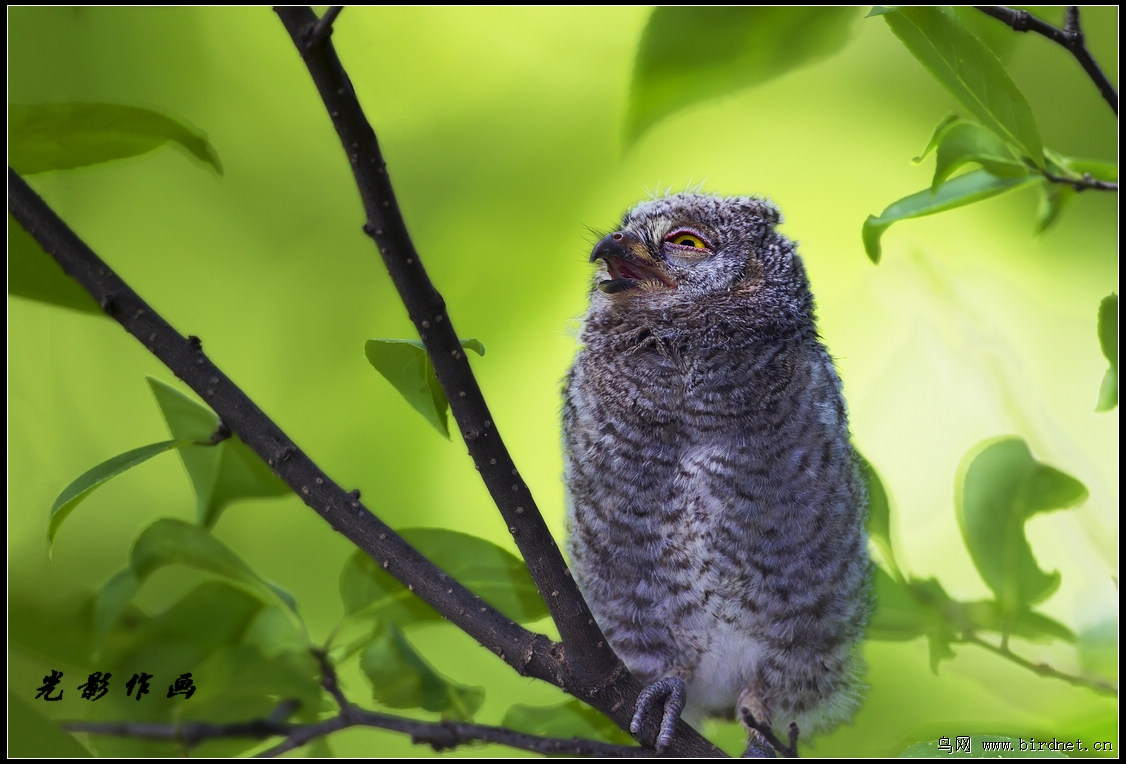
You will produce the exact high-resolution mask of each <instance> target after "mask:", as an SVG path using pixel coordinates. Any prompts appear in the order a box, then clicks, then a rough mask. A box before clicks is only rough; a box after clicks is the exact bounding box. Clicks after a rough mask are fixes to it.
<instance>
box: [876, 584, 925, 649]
mask: <svg viewBox="0 0 1126 764" xmlns="http://www.w3.org/2000/svg"><path fill="white" fill-rule="evenodd" d="M872 588H873V590H874V593H875V598H876V610H875V612H874V613H873V614H872V618H871V620H870V621H869V622H868V638H869V639H875V640H880V641H884V642H901V641H906V640H911V639H915V638H916V637H921V636H923V635H925V634H926V633H927V631H928V624H929V621H930V615H929V614H928V612H927V610H926V608H924V607H923V606H922V605H920V604H919V602H918V601H916V600H915V598H914V597H912V596H911V591H910V589H909V588H908V584H907V583H906V582H905V581H903V580H902V579H900V578H896V577H893V576H891V575H889V574H888V572H887V571H885V570H884V569H883V567H881V566H878V565H877V566H876V572H875V575H874V576H873V587H872Z"/></svg>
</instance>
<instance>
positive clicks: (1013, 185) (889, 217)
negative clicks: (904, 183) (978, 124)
mask: <svg viewBox="0 0 1126 764" xmlns="http://www.w3.org/2000/svg"><path fill="white" fill-rule="evenodd" d="M1036 180H1037V178H1036V176H1031V175H1030V176H1027V177H1023V178H998V177H997V176H995V175H992V174H990V173H989V172H986V171H985V170H974V171H972V172H967V173H966V174H965V175H959V176H958V177H957V178H953V179H952V180H949V181H947V182H946V183H943V184H942V185H941V186H940V187H939V188H938V190H937V191H931V190H930V189H927V190H925V191H920V192H918V193H917V194H911V196H905V197H903V198H902V199H900V200H899V201H896V202H892V203H891V204H889V205H888V206H887V208H886V209H885V210H884V211H883V212H881V213H880V215H879V217H876V216H875V215H869V216H868V219H867V220H865V221H864V227H863V229H862V230H861V237H862V238H863V240H864V251H865V252H867V253H868V258H869V259H870V260H871V261H872V262H873V263H879V262H880V253H881V250H880V237H882V236H883V235H884V231H885V230H887V228H888V226H890V225H891V224H892V223H896V222H899V221H900V220H908V219H910V218H919V217H924V216H926V215H933V214H935V213H936V212H945V211H947V210H952V209H955V208H957V207H964V206H965V205H967V204H973V203H974V202H979V201H981V200H982V199H988V198H989V197H991V196H997V195H998V194H1003V193H1005V192H1006V191H1014V190H1016V189H1018V188H1021V187H1022V186H1027V185H1029V184H1030V183H1034V182H1036Z"/></svg>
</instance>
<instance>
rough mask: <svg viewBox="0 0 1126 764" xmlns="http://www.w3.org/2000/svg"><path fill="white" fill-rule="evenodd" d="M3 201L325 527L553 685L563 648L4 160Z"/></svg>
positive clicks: (559, 675) (558, 679)
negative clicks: (392, 515) (459, 563)
mask: <svg viewBox="0 0 1126 764" xmlns="http://www.w3.org/2000/svg"><path fill="white" fill-rule="evenodd" d="M8 211H9V212H11V213H12V215H13V216H14V217H15V218H16V220H17V221H19V223H20V225H22V226H23V227H24V228H25V229H26V230H27V232H28V233H30V234H31V235H32V236H33V237H34V238H35V239H36V241H38V242H39V244H40V245H41V246H42V247H43V249H44V250H46V252H47V253H48V254H49V255H51V256H52V257H53V258H55V260H56V261H58V263H59V265H61V266H62V268H63V270H64V271H66V272H67V273H68V274H69V275H70V276H71V277H72V278H74V279H75V280H77V281H78V282H79V283H80V284H82V286H83V287H85V289H86V290H87V291H88V292H89V293H90V294H91V295H92V296H93V297H94V299H95V300H96V301H97V302H98V304H100V305H101V306H102V308H103V310H105V312H106V313H107V315H109V316H110V317H111V318H113V319H114V320H115V321H117V322H118V323H120V324H121V325H122V326H123V327H124V328H125V330H126V331H127V332H129V333H130V334H132V335H133V336H134V337H136V338H137V339H138V340H139V341H140V342H141V344H143V345H144V346H145V347H146V348H147V349H148V350H149V351H150V352H151V353H152V354H153V355H155V356H156V357H157V358H158V359H160V360H161V361H162V362H163V363H164V364H165V365H166V366H167V367H168V368H169V369H171V370H172V372H173V373H174V374H175V375H176V376H177V377H179V378H180V379H182V380H183V381H184V382H185V383H187V385H188V386H189V387H190V388H191V389H192V390H194V391H195V392H196V394H197V395H199V397H200V398H202V399H203V401H204V402H205V403H206V404H207V405H208V406H210V407H211V408H212V410H214V411H215V413H216V414H218V415H219V417H220V419H221V420H222V421H223V423H224V424H225V425H226V426H227V427H228V428H230V431H231V432H233V433H235V434H237V435H238V436H239V437H240V438H241V439H242V440H243V442H245V443H246V444H247V445H248V446H250V448H252V449H253V450H254V451H255V453H257V454H258V455H259V456H261V457H262V459H264V460H265V461H266V463H267V464H269V465H270V466H271V467H272V468H273V470H274V472H276V473H277V474H278V476H279V477H281V479H282V480H284V481H285V482H286V483H287V484H288V485H289V486H290V487H291V488H292V489H293V491H294V493H296V494H297V495H298V496H299V497H301V500H302V501H304V502H305V503H306V504H308V505H309V507H310V508H312V509H313V510H314V511H315V512H316V513H317V514H319V515H320V516H321V517H323V518H324V519H325V520H326V521H327V522H328V523H329V525H331V526H332V527H333V529H334V530H336V531H337V532H339V533H341V534H343V535H344V536H345V537H347V538H348V539H349V540H350V541H351V542H352V543H353V544H355V545H356V546H358V547H359V548H360V549H363V550H364V551H365V552H366V553H367V554H369V555H370V556H371V558H372V559H373V560H375V561H376V562H377V563H379V564H380V565H382V566H383V568H384V569H386V570H387V571H388V572H389V573H391V574H392V575H393V576H395V578H397V579H398V580H399V581H401V582H402V583H403V584H404V585H406V586H408V587H409V588H410V589H411V590H412V591H413V592H414V593H415V594H417V595H418V596H419V597H421V598H422V599H423V600H424V601H426V602H427V603H428V604H429V605H431V606H432V607H433V608H434V609H435V610H437V611H438V612H439V613H441V614H442V615H443V616H445V617H446V618H447V619H449V620H450V621H452V622H453V623H455V624H456V625H457V626H458V627H459V628H461V629H462V630H463V631H465V632H466V633H468V634H470V635H471V636H472V637H473V638H474V639H476V640H477V641H478V642H480V643H481V644H482V645H484V646H485V647H487V648H488V649H489V650H492V651H493V652H494V653H496V654H497V655H499V656H500V657H501V659H502V660H504V661H505V662H506V663H508V664H509V665H510V666H512V667H513V668H515V669H516V670H517V671H518V672H519V673H520V674H521V675H524V676H529V675H530V676H535V677H537V678H540V679H545V680H547V681H549V682H551V683H553V684H555V685H557V686H562V685H563V676H564V674H565V673H566V672H565V670H564V658H563V651H562V649H561V646H560V645H557V644H555V643H553V642H552V641H551V640H549V639H548V638H547V637H545V636H543V635H541V634H533V633H532V632H530V631H528V630H526V629H524V628H522V627H520V626H518V625H517V624H515V623H513V622H512V621H510V620H509V619H508V618H506V617H505V616H504V615H502V614H501V613H500V612H498V611H497V610H495V609H494V608H492V607H491V606H490V605H488V604H487V603H485V602H484V601H482V600H481V599H480V598H479V597H477V596H476V595H475V594H473V593H472V592H471V591H469V590H468V589H466V588H465V587H463V586H462V585H461V584H460V583H458V582H457V581H456V580H454V579H453V578H451V577H450V576H448V575H446V574H445V573H443V572H442V571H441V570H440V569H439V568H438V567H436V566H435V565H434V564H433V563H432V562H430V561H429V560H427V559H426V558H425V557H423V556H422V555H421V554H419V552H418V551H417V550H415V549H414V548H413V547H412V546H410V545H409V544H407V543H406V542H405V541H404V540H403V539H402V538H401V537H400V536H399V535H398V534H397V533H395V532H394V531H393V530H391V528H390V527H389V526H387V525H386V524H384V523H383V522H382V521H381V520H380V519H379V518H378V517H376V516H375V515H374V514H372V513H371V511H370V510H368V509H367V507H365V506H363V505H362V504H361V503H360V502H359V500H358V499H357V498H356V497H355V496H354V495H353V494H351V493H348V492H347V491H345V490H344V489H343V488H341V487H340V486H338V485H337V484H336V483H334V482H333V481H332V480H331V479H330V478H329V477H328V476H327V475H325V474H324V473H323V472H322V471H321V470H320V469H319V468H318V467H317V465H316V464H314V463H313V461H312V460H311V459H310V458H309V457H308V456H307V455H306V454H305V453H304V452H303V451H301V450H300V449H299V448H298V447H297V445H296V444H295V443H294V442H293V441H292V440H290V439H289V437H288V436H286V434H285V433H284V432H282V431H281V429H280V428H279V427H278V426H277V425H276V424H275V423H274V422H273V421H272V420H270V418H269V417H267V416H266V414H265V413H264V412H262V410H261V409H259V408H258V406H257V405H255V404H254V402H253V401H251V400H250V398H248V397H247V396H246V394H245V393H244V392H243V391H242V390H241V389H240V388H239V387H238V386H236V385H235V384H234V383H233V382H232V381H231V380H230V379H229V378H228V377H227V376H226V375H225V374H223V372H221V371H220V370H219V368H218V367H217V366H215V365H214V364H213V363H212V362H211V361H210V359H208V358H207V356H206V355H205V354H204V352H203V349H202V347H201V344H200V343H199V341H198V340H196V341H194V342H193V341H191V340H189V339H187V338H185V337H183V336H181V335H180V334H179V333H178V332H177V331H176V330H175V329H173V328H172V327H171V326H170V325H169V324H168V323H167V322H166V321H165V320H164V319H163V318H161V316H160V315H159V314H158V313H157V312H156V311H154V310H153V309H152V308H151V307H150V306H149V305H148V304H147V303H146V302H145V301H144V300H142V299H141V297H140V296H139V295H137V293H136V292H134V291H133V290H132V289H131V288H130V287H129V285H127V284H126V283H125V282H124V281H122V280H121V279H120V278H119V277H118V275H117V274H116V273H114V272H113V270H112V269H111V268H110V267H109V266H108V265H107V264H106V263H105V262H103V261H102V260H101V259H100V258H99V257H98V256H97V255H96V254H95V253H94V252H93V250H91V249H90V248H89V247H88V246H87V245H86V243H85V242H83V241H82V240H81V239H80V238H78V236H77V235H76V234H75V233H74V232H73V231H71V230H70V228H69V227H68V226H67V225H66V223H64V222H63V221H62V220H61V219H59V217H58V216H57V215H56V214H55V213H54V211H53V210H52V209H51V208H50V207H48V206H47V204H46V203H45V202H44V201H43V200H42V199H41V198H40V197H39V196H38V194H36V193H35V192H34V191H33V190H32V189H31V188H30V187H29V186H28V185H27V183H26V182H25V181H24V179H23V178H21V177H20V176H19V174H17V173H16V172H15V171H14V170H12V169H11V168H10V167H9V168H8Z"/></svg>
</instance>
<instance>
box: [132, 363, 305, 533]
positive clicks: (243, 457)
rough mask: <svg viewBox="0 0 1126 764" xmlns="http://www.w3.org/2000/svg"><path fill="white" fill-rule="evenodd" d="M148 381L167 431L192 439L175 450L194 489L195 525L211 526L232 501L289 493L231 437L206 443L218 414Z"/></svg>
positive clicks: (216, 421)
mask: <svg viewBox="0 0 1126 764" xmlns="http://www.w3.org/2000/svg"><path fill="white" fill-rule="evenodd" d="M148 381H149V387H150V388H151V389H152V392H153V395H154V396H155V397H156V402H157V405H159V406H160V411H161V413H162V414H163V415H164V421H165V422H167V424H168V429H169V430H170V431H171V432H172V435H173V436H174V437H179V438H190V439H191V440H192V441H193V444H192V445H189V446H187V447H185V448H183V449H181V450H180V457H181V459H183V462H184V467H185V469H187V471H188V477H189V478H190V479H191V481H192V488H193V489H194V490H195V495H196V517H197V519H198V521H199V523H200V525H202V526H204V527H206V528H210V527H213V526H214V525H215V523H216V522H217V521H218V520H219V516H220V515H221V514H222V512H223V509H224V508H225V507H226V506H227V505H228V504H231V503H232V502H235V501H240V500H243V499H257V498H268V497H271V496H284V495H286V494H288V493H289V486H288V485H286V484H285V483H284V482H283V481H282V479H281V478H279V477H278V476H277V475H276V474H274V472H273V470H271V469H270V468H269V467H268V466H267V465H266V463H265V462H263V461H262V459H261V458H260V457H259V456H258V454H256V453H254V451H252V450H251V449H250V447H249V446H247V445H246V444H245V443H243V441H242V440H241V439H240V438H239V437H238V436H237V435H232V436H231V437H229V438H227V439H225V440H223V441H220V442H219V443H217V444H215V445H210V444H208V443H207V441H209V439H210V438H211V436H212V434H213V433H214V432H215V431H216V429H217V428H218V427H219V417H218V416H216V415H215V413H214V412H213V411H211V409H209V408H207V407H206V406H202V405H200V404H198V403H196V402H195V401H193V400H192V399H190V398H188V397H187V396H186V395H184V394H183V393H181V392H180V391H178V390H176V389H175V388H173V387H171V386H170V385H167V384H165V383H164V382H161V381H160V380H158V379H155V378H153V377H149V378H148ZM199 442H202V443H203V445H200V444H198V443H199Z"/></svg>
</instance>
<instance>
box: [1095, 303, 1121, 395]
mask: <svg viewBox="0 0 1126 764" xmlns="http://www.w3.org/2000/svg"><path fill="white" fill-rule="evenodd" d="M1099 347H1100V348H1102V351H1103V357H1104V358H1106V360H1107V363H1109V364H1110V368H1108V369H1107V370H1106V374H1104V375H1103V383H1102V386H1101V387H1100V388H1099V402H1098V403H1097V404H1096V405H1095V411H1110V410H1111V409H1112V408H1114V407H1115V406H1117V405H1118V295H1117V294H1109V295H1107V296H1106V297H1104V298H1103V299H1102V302H1100V303H1099Z"/></svg>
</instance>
